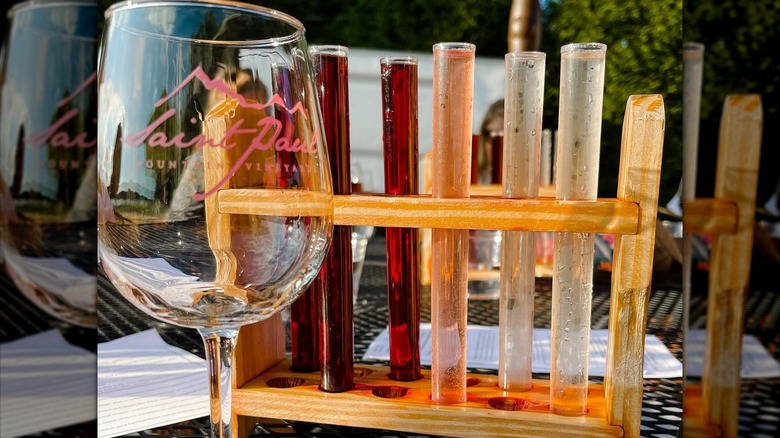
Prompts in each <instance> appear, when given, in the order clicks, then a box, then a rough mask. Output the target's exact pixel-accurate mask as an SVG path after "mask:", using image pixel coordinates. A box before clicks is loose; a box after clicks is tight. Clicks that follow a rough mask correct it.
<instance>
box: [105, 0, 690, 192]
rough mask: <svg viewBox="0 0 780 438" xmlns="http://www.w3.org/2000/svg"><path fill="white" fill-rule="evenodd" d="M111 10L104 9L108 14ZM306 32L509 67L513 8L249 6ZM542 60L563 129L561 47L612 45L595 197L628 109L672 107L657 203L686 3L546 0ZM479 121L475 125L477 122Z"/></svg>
mask: <svg viewBox="0 0 780 438" xmlns="http://www.w3.org/2000/svg"><path fill="white" fill-rule="evenodd" d="M113 2H114V1H112V0H100V3H101V5H102V6H104V7H106V6H108V5H109V4H111V3H113ZM248 2H249V3H254V4H259V5H262V6H266V7H270V8H273V9H278V10H280V11H283V12H286V13H288V14H290V15H293V16H294V17H296V18H298V19H299V20H301V21H302V22H303V24H304V25H305V26H306V35H307V39H308V40H309V43H310V44H341V45H345V46H347V47H356V48H357V47H361V48H372V49H387V50H407V51H415V52H430V51H431V47H432V46H433V44H435V43H438V42H441V41H466V42H471V43H474V44H476V46H477V55H478V56H492V57H500V58H503V56H504V54H506V52H507V31H508V23H509V11H510V8H511V3H512V2H511V0H458V1H453V0H406V1H397V0H390V1H374V0H352V1H343V0H248ZM542 2H543V24H542V29H543V30H542V33H543V35H542V42H541V47H540V50H541V51H543V52H546V53H547V65H548V67H547V78H546V84H547V86H546V93H545V104H544V106H545V111H544V126H545V127H550V128H553V127H556V126H557V124H558V83H559V75H560V72H559V67H560V47H561V46H563V45H564V44H567V43H570V42H586V41H598V42H603V43H605V44H607V46H608V50H607V68H606V78H605V95H604V116H603V125H602V150H601V155H602V156H601V170H600V183H599V188H600V190H599V196H607V197H613V196H615V193H616V185H617V168H618V164H619V151H620V138H621V130H622V122H623V113H624V111H625V104H626V99H627V98H628V96H629V95H631V94H645V93H659V94H662V95H663V96H664V99H665V106H666V115H667V122H666V141H665V150H664V162H663V176H662V183H661V201H662V202H666V201H667V200H668V199H669V198H671V197H672V195H673V194H674V192H675V191H676V190H677V187H678V185H679V181H680V178H681V168H682V166H681V161H682V154H681V147H682V146H681V145H682V140H681V139H682V129H681V111H682V108H681V107H682V98H681V90H680V87H681V83H682V64H681V62H680V48H681V46H682V0H653V1H648V0H622V1H617V0H542ZM482 116H483V115H482V114H475V115H474V117H478V118H481V117H482Z"/></svg>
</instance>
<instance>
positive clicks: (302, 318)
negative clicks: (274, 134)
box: [271, 64, 322, 372]
mask: <svg viewBox="0 0 780 438" xmlns="http://www.w3.org/2000/svg"><path fill="white" fill-rule="evenodd" d="M271 85H272V87H273V92H274V95H276V96H279V97H280V98H281V99H282V101H283V102H284V105H285V106H286V107H287V108H289V107H291V106H292V105H293V103H292V96H293V93H294V91H293V86H294V84H293V83H292V81H291V76H290V67H289V66H287V65H282V64H277V65H275V66H273V78H272V83H271ZM274 117H275V118H276V119H277V120H279V121H280V122H282V123H281V125H280V126H283V127H285V131H284V132H282V133H281V137H284V138H292V135H293V132H292V131H293V130H294V129H295V120H294V117H293V115H292V114H290V113H289V112H288V111H284V110H283V107H282V105H281V104H279V103H277V104H275V106H274ZM276 156H277V166H276V168H277V178H278V180H279V188H283V189H284V188H292V187H296V186H298V184H299V180H298V178H299V175H298V174H297V172H296V171H295V169H297V167H296V164H297V160H296V158H295V154H294V153H293V152H287V151H279V152H278V153H277V155H276ZM317 282H318V280H317V279H315V280H313V282H312V285H310V286H309V288H308V289H307V290H306V292H304V293H303V294H301V296H300V297H299V298H298V299H297V300H295V302H293V303H292V305H290V337H291V344H292V345H291V349H292V350H291V353H292V364H291V366H290V369H291V370H293V371H298V372H311V371H318V370H319V369H320V342H319V325H318V323H317V322H318V321H319V320H320V312H321V311H322V309H321V308H320V300H319V297H318V293H317V287H318V286H319V284H315V283H317Z"/></svg>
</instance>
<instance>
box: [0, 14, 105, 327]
mask: <svg viewBox="0 0 780 438" xmlns="http://www.w3.org/2000/svg"><path fill="white" fill-rule="evenodd" d="M9 17H10V26H9V29H8V34H7V38H6V39H5V40H4V47H3V56H2V62H3V65H4V68H3V69H2V72H3V74H2V79H1V80H0V83H1V84H2V91H0V96H2V98H1V99H0V100H1V102H0V254H2V259H3V265H4V267H5V270H6V272H7V273H8V275H9V277H10V278H11V279H12V280H13V281H14V284H15V285H16V286H17V288H18V289H19V291H21V292H22V294H24V296H26V297H27V298H28V299H29V300H30V301H31V302H32V303H34V304H35V305H36V306H37V307H38V308H40V309H41V310H43V311H44V312H46V313H47V314H49V315H51V316H54V317H55V318H57V321H56V322H57V323H61V322H64V323H66V324H61V328H62V329H63V331H66V332H67V331H70V330H73V331H74V332H76V331H78V330H81V329H84V328H86V329H88V330H94V329H95V328H96V326H97V277H96V274H97V266H96V263H95V251H96V241H97V237H96V217H97V208H96V203H95V201H96V195H95V193H96V191H95V188H96V181H97V176H96V171H97V165H96V163H97V150H96V149H97V148H96V147H95V144H96V139H95V125H96V116H97V112H96V111H97V97H96V86H95V76H96V75H95V69H96V55H97V26H96V19H97V4H96V3H95V2H94V1H78V0H63V1H56V2H40V1H27V2H23V3H20V4H17V5H16V6H14V7H13V8H12V9H11V10H10V11H9ZM93 339H94V338H93Z"/></svg>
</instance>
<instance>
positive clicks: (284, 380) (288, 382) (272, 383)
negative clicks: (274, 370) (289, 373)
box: [265, 377, 306, 388]
mask: <svg viewBox="0 0 780 438" xmlns="http://www.w3.org/2000/svg"><path fill="white" fill-rule="evenodd" d="M265 384H266V385H268V386H269V387H271V388H293V387H295V386H301V385H304V384H306V379H301V378H300V377H274V378H273V379H271V380H269V381H267V382H265Z"/></svg>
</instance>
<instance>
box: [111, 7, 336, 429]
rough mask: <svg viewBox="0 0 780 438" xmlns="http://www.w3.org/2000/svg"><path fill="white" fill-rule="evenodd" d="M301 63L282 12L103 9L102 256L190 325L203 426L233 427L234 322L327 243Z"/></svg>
mask: <svg viewBox="0 0 780 438" xmlns="http://www.w3.org/2000/svg"><path fill="white" fill-rule="evenodd" d="M310 71H311V65H310V60H309V55H308V48H307V45H306V40H305V37H304V28H303V26H302V25H301V23H300V22H299V21H298V20H296V19H294V18H293V17H290V16H288V15H285V14H282V13H280V12H277V11H273V10H270V9H265V8H262V7H257V6H253V5H248V4H242V3H235V2H228V1H218V2H217V1H211V2H209V1H201V0H192V1H129V2H123V3H121V4H117V5H115V6H113V7H111V8H109V9H108V11H107V12H106V27H105V34H104V39H103V43H102V46H101V59H100V61H99V66H98V100H99V105H98V108H99V109H98V111H99V112H98V224H99V225H98V257H99V260H100V263H101V266H102V268H103V270H104V271H105V273H106V275H107V277H108V278H109V279H110V280H111V282H112V283H113V284H114V286H115V287H116V288H117V289H118V291H119V292H120V293H121V294H122V295H123V296H124V297H125V298H126V299H127V300H129V301H130V302H131V303H133V304H134V305H135V306H137V307H138V308H140V309H141V310H142V311H144V312H145V313H147V314H149V315H150V316H152V317H154V318H157V319H160V320H162V321H166V322H169V323H171V324H175V325H178V326H183V327H192V328H197V329H198V330H199V331H200V333H201V335H202V337H203V339H204V342H205V347H206V348H205V351H206V356H207V362H208V365H209V374H210V378H211V379H212V380H211V381H210V385H209V387H210V388H211V392H212V393H211V427H212V436H219V437H228V436H231V424H230V422H231V420H230V418H231V411H230V397H231V393H230V384H231V379H230V368H231V362H232V355H233V349H234V344H235V340H236V336H237V334H238V329H239V327H240V326H242V325H245V324H249V323H254V322H257V321H260V320H263V319H266V318H268V317H270V316H271V315H274V314H275V313H276V312H278V311H279V310H281V309H282V308H284V307H285V306H287V305H289V304H290V303H291V302H292V301H294V300H295V299H296V298H297V297H298V296H299V295H300V293H301V292H302V291H303V290H304V289H305V288H306V286H307V285H308V284H309V283H310V281H311V280H312V279H313V278H314V277H315V276H316V274H317V272H318V270H319V268H320V266H321V264H322V260H323V258H324V256H325V254H326V252H327V249H328V245H329V242H330V239H331V232H332V216H333V203H332V200H333V190H332V185H331V176H330V173H329V172H330V171H329V165H328V161H327V155H326V152H325V151H326V148H325V145H324V142H323V138H324V137H323V131H322V123H321V116H320V113H319V110H318V106H317V96H316V94H315V93H316V91H315V88H314V82H313V78H312V75H311V73H310ZM263 200H265V202H264V203H263Z"/></svg>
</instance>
